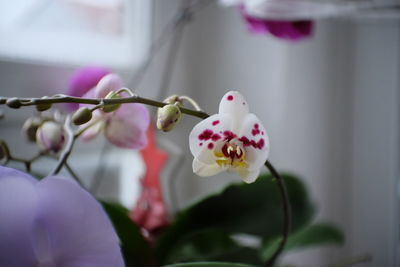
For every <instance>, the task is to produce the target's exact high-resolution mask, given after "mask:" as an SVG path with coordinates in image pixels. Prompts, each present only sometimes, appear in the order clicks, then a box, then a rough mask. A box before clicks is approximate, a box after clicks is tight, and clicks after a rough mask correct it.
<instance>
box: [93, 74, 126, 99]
mask: <svg viewBox="0 0 400 267" xmlns="http://www.w3.org/2000/svg"><path fill="white" fill-rule="evenodd" d="M122 84H123V83H122V80H121V78H120V77H119V76H118V75H117V74H115V73H110V74H107V75H106V76H104V77H103V78H102V79H101V80H100V81H99V83H98V84H97V86H96V88H95V90H94V91H95V93H94V94H95V97H96V98H104V97H106V96H107V94H108V93H109V92H111V91H117V90H119V89H121V88H122Z"/></svg>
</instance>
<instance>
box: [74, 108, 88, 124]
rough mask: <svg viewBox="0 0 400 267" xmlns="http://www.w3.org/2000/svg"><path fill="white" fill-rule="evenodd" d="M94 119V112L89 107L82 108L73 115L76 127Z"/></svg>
mask: <svg viewBox="0 0 400 267" xmlns="http://www.w3.org/2000/svg"><path fill="white" fill-rule="evenodd" d="M91 119H92V111H90V110H89V109H88V108H87V107H81V108H79V109H78V110H77V111H75V113H74V115H72V121H73V123H74V124H75V125H82V124H84V123H86V122H88V121H90V120H91Z"/></svg>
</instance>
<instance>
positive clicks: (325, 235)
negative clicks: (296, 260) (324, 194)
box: [261, 223, 344, 260]
mask: <svg viewBox="0 0 400 267" xmlns="http://www.w3.org/2000/svg"><path fill="white" fill-rule="evenodd" d="M280 241H281V238H277V239H275V240H273V241H270V242H267V243H266V244H265V245H264V246H263V248H262V253H261V254H262V258H263V259H264V260H266V259H269V258H270V257H271V256H272V254H273V253H274V252H275V250H276V249H277V247H278V246H279V243H280ZM343 243H344V235H343V233H342V232H341V231H340V230H339V229H337V228H336V227H334V226H333V225H330V224H322V223H321V224H314V225H311V226H306V227H304V228H303V229H301V230H299V231H297V232H296V233H294V234H291V235H290V236H289V238H288V241H287V243H286V246H285V251H290V250H295V249H301V248H307V247H312V246H321V245H342V244H343Z"/></svg>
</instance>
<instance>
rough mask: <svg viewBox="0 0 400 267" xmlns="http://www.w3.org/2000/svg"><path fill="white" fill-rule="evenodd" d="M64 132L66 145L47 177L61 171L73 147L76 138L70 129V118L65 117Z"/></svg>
mask: <svg viewBox="0 0 400 267" xmlns="http://www.w3.org/2000/svg"><path fill="white" fill-rule="evenodd" d="M64 131H65V137H66V138H67V143H66V145H65V148H64V150H63V151H62V153H61V156H60V158H59V160H58V162H57V165H56V167H55V168H54V169H53V171H51V172H50V174H49V175H57V174H58V173H59V172H60V171H61V169H62V167H63V165H64V164H65V163H66V162H67V159H68V157H69V154H71V151H72V148H73V147H74V143H75V139H76V137H75V135H74V132H73V131H72V129H71V116H67V118H66V119H65V123H64Z"/></svg>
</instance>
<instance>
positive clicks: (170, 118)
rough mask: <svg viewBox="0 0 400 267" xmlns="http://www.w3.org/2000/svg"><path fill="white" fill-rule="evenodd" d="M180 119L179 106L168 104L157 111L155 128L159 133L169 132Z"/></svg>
mask: <svg viewBox="0 0 400 267" xmlns="http://www.w3.org/2000/svg"><path fill="white" fill-rule="evenodd" d="M181 117H182V113H181V110H180V109H179V106H178V105H177V104H176V105H173V104H168V105H165V106H164V107H162V108H159V109H158V110H157V128H158V129H159V130H161V131H164V132H168V131H171V130H172V129H173V128H174V127H175V125H176V124H177V123H178V122H179V121H180V119H181Z"/></svg>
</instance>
